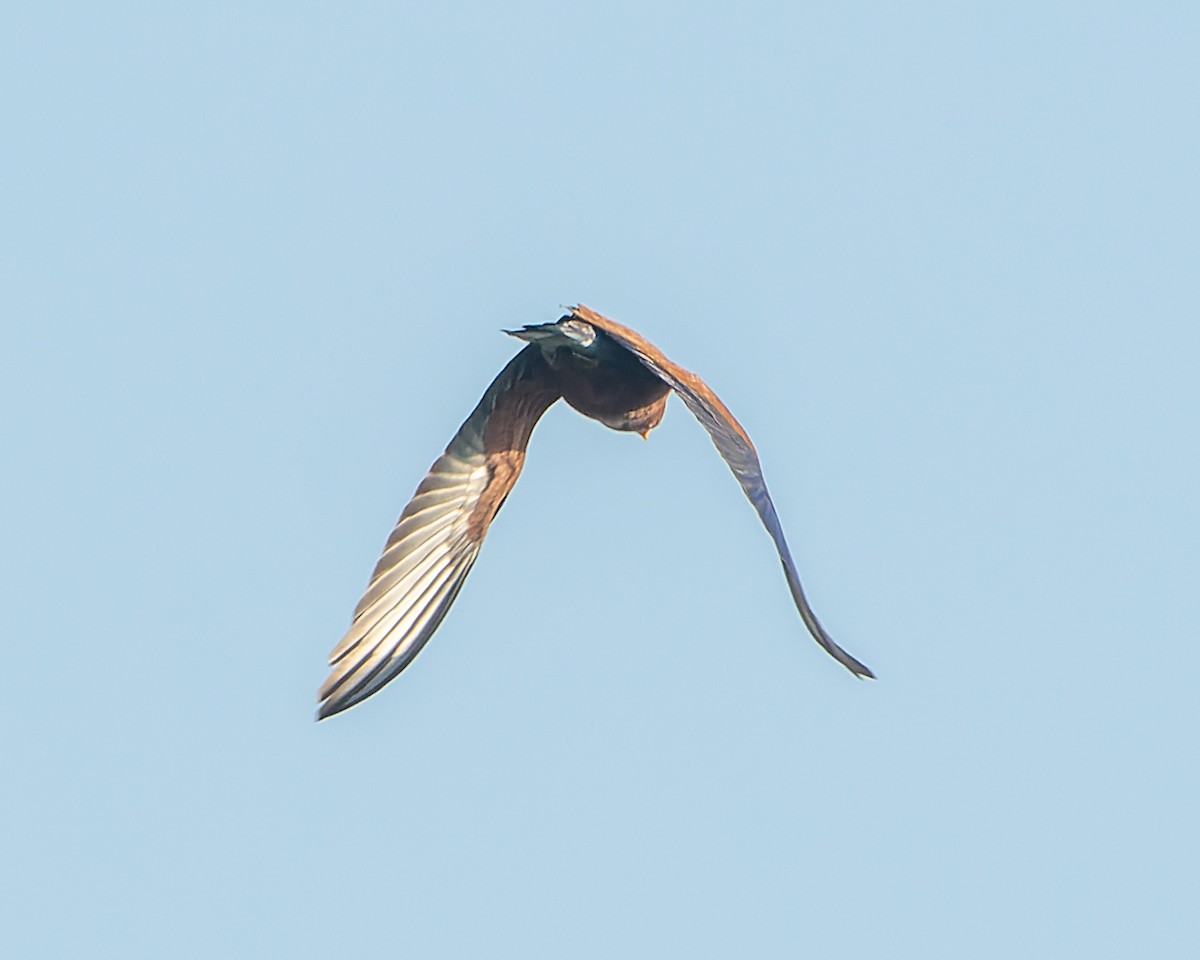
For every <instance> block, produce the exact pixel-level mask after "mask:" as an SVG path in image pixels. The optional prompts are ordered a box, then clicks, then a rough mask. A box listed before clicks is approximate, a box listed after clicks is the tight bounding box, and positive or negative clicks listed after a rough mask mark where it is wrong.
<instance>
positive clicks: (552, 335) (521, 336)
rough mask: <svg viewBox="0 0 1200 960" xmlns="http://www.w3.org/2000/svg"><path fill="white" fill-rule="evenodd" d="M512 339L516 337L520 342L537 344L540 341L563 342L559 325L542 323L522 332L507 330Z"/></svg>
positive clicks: (523, 328)
mask: <svg viewBox="0 0 1200 960" xmlns="http://www.w3.org/2000/svg"><path fill="white" fill-rule="evenodd" d="M504 332H505V333H507V334H508V335H509V336H510V337H516V338H517V339H518V340H524V341H526V342H527V343H537V342H538V341H539V340H561V339H562V333H561V332H560V331H559V330H558V325H557V324H554V323H540V324H537V325H536V326H533V325H528V326H524V327H522V328H521V329H520V330H505V331H504Z"/></svg>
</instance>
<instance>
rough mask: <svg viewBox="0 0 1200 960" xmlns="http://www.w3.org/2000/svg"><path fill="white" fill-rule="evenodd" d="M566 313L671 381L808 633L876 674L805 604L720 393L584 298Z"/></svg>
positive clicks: (862, 671) (747, 449)
mask: <svg viewBox="0 0 1200 960" xmlns="http://www.w3.org/2000/svg"><path fill="white" fill-rule="evenodd" d="M571 313H572V314H573V315H574V316H576V317H578V318H579V319H580V320H583V321H584V322H586V323H590V324H591V325H592V326H594V327H596V328H598V329H600V330H603V331H604V332H605V333H607V334H608V335H609V336H610V337H612V338H613V339H614V340H615V341H616V342H617V343H619V344H620V345H621V346H623V347H624V348H625V349H626V350H628V351H630V352H631V353H632V354H634V356H636V357H637V358H638V359H639V360H640V361H641V362H642V363H643V365H645V366H646V367H647V368H648V369H650V370H651V371H653V372H654V373H655V374H657V375H658V376H659V377H661V378H662V379H663V381H664V382H666V383H667V384H668V385H670V387H671V388H672V389H673V390H674V391H675V392H676V393H677V394H679V396H680V398H681V399H682V400H683V402H684V403H685V404H687V408H688V409H689V410H691V411H692V413H693V414H695V415H696V419H697V420H699V421H700V422H701V423H702V424H704V428H705V429H706V430H707V431H708V433H709V436H711V437H712V441H713V443H714V444H715V445H716V447H717V450H718V451H720V454H721V456H722V457H724V458H725V462H726V463H727V464H729V469H731V470H732V471H733V475H734V476H735V477H737V479H738V483H740V484H741V485H742V489H743V490H744V491H745V492H746V496H747V497H749V499H750V502H751V503H752V504H754V509H755V510H757V511H758V515H759V517H761V518H762V522H763V526H765V527H766V528H767V532H768V533H769V534H770V535H771V539H772V540H774V541H775V548H776V549H777V550H778V551H779V559H780V560H781V561H782V563H783V573H784V576H785V577H786V578H787V582H788V587H790V588H791V591H792V599H793V600H795V601H796V607H797V609H799V611H800V617H801V619H803V620H804V624H805V626H807V627H808V630H809V632H810V633H811V634H812V635H813V639H814V640H816V641H817V643H819V644H820V645H821V646H822V647H824V648H825V650H826V651H828V652H829V654H830V656H832V657H833V658H834V659H835V660H837V662H838V663H840V664H842V666H844V667H846V669H848V670H849V671H850V672H851V673H854V674H856V675H857V676H860V677H871V678H874V676H875V674H873V673H872V672H871V670H870V668H869V667H867V666H866V665H864V664H862V663H860V662H859V661H858V660H856V659H854V657H852V656H850V654H848V653H847V652H846V651H845V650H843V649H842V648H841V647H839V646H838V645H837V644H836V643H834V641H833V638H832V637H830V636H829V634H828V633H827V632H826V631H825V628H824V627H823V626H821V621H820V620H818V619H817V615H816V613H814V612H813V608H812V607H811V606H810V605H809V602H808V598H807V597H806V596H805V595H804V588H803V587H802V586H801V585H800V574H799V573H798V572H797V571H796V562H795V561H794V560H793V559H792V551H791V550H789V549H788V545H787V539H786V538H785V537H784V535H783V526H782V524H780V522H779V517H778V515H777V514H776V513H775V504H774V503H772V502H771V495H770V494H769V493H768V492H767V483H766V480H764V479H763V473H762V465H761V464H760V463H759V461H758V452H757V451H756V450H755V449H754V444H753V443H751V442H750V437H749V436H748V435H747V434H746V431H745V430H743V429H742V425H741V424H740V423H738V422H737V419H736V418H735V417H734V415H733V414H732V413H730V412H729V408H728V407H727V406H725V404H723V403H722V402H721V398H720V397H718V396H717V395H716V394H715V393H713V392H712V390H711V389H709V386H708V384H706V383H705V382H704V381H703V380H701V379H700V378H699V377H698V376H696V374H694V373H692V372H691V371H690V370H685V369H683V367H681V366H679V365H678V364H675V363H672V362H671V361H670V360H668V359H667V358H666V357H665V356H664V355H663V352H662V351H661V350H659V349H658V347H656V346H654V344H652V343H650V341H648V340H647V339H646V338H645V337H643V336H641V335H640V334H638V333H636V332H635V331H633V330H630V329H629V328H628V327H626V326H622V325H621V324H619V323H617V322H616V321H615V320H610V319H608V317H605V316H602V315H601V314H599V313H597V312H596V311H595V310H592V309H590V308H588V307H585V306H584V305H583V304H580V305H579V306H577V307H575V308H574V309H573V310H572V311H571Z"/></svg>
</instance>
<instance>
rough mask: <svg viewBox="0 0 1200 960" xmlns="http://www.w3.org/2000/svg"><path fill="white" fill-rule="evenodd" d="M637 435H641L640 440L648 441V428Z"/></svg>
mask: <svg viewBox="0 0 1200 960" xmlns="http://www.w3.org/2000/svg"><path fill="white" fill-rule="evenodd" d="M638 433H639V434H640V435H641V438H642V439H643V440H649V439H650V428H649V427H647V428H646V429H645V430H639V431H638Z"/></svg>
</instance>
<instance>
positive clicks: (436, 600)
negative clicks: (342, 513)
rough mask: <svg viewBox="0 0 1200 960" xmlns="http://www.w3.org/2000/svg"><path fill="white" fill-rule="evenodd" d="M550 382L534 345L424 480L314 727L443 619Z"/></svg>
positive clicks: (376, 575)
mask: <svg viewBox="0 0 1200 960" xmlns="http://www.w3.org/2000/svg"><path fill="white" fill-rule="evenodd" d="M552 381H553V378H552V375H551V374H550V372H549V369H548V367H547V366H546V363H545V361H544V360H543V359H542V354H541V351H540V349H539V348H537V347H536V346H532V345H531V346H529V347H526V348H525V349H524V350H522V351H521V352H520V353H518V354H517V355H516V356H515V357H514V358H513V359H512V360H511V361H510V362H509V363H508V365H507V366H506V367H505V368H504V369H503V370H502V371H501V372H500V374H499V375H498V376H497V377H496V379H495V380H493V381H492V384H491V386H489V387H488V389H487V392H485V393H484V395H483V399H481V400H480V401H479V404H478V405H477V406H476V407H475V409H474V411H472V413H471V415H470V416H469V417H467V419H466V421H465V422H464V423H463V425H462V426H461V427H460V428H459V430H458V432H457V433H456V434H455V435H454V439H453V440H451V441H450V444H449V445H448V446H447V447H446V451H445V452H444V453H443V454H442V455H441V456H440V457H439V458H438V459H437V461H436V462H435V463H434V464H433V466H432V467H431V468H430V470H429V473H428V474H427V475H426V476H425V479H424V480H422V481H421V484H420V486H418V487H417V490H416V492H415V493H414V494H413V497H412V499H411V500H410V501H409V503H408V505H407V506H405V508H404V511H403V512H402V513H401V514H400V519H399V520H398V521H397V522H396V526H395V528H394V529H393V530H392V533H391V536H389V537H388V541H387V544H386V545H385V546H384V549H383V554H382V556H380V558H379V561H378V562H377V563H376V565H375V570H374V572H373V573H372V574H371V581H370V583H369V584H368V586H367V589H366V592H365V593H364V594H363V596H362V599H361V600H359V602H358V605H357V606H356V607H355V610H354V618H353V622H352V623H351V625H350V628H349V630H347V632H346V634H345V636H343V637H342V639H341V641H340V642H339V643H338V644H337V646H335V647H334V648H333V650H332V652H331V653H330V655H329V664H330V668H331V669H330V673H329V676H328V678H327V679H326V680H325V683H324V684H322V686H321V689H320V690H319V691H318V694H317V699H318V700H319V701H321V705H320V707H319V709H318V710H317V719H318V720H323V719H325V718H326V717H331V716H333V715H334V714H336V713H340V712H341V711H343V710H345V709H347V708H348V707H352V706H354V705H355V704H356V703H360V702H361V701H363V700H365V699H366V698H367V697H369V696H371V695H372V694H373V693H375V692H376V691H378V690H379V689H380V688H381V687H383V686H384V685H385V684H387V683H388V682H389V681H390V680H393V679H394V678H395V677H397V676H398V675H399V674H400V673H401V671H403V670H404V668H405V667H407V666H408V665H409V664H410V663H411V662H412V660H413V658H414V657H416V655H417V654H418V653H419V652H420V651H421V648H422V647H423V646H424V645H425V642H426V641H427V640H428V639H429V638H430V637H431V636H432V635H433V632H434V631H435V630H436V629H437V627H438V625H439V624H440V623H441V622H442V618H443V617H445V616H446V613H447V611H448V610H449V609H450V606H451V604H452V603H453V602H454V598H455V597H456V596H458V591H459V590H460V589H462V585H463V582H464V581H465V580H466V577H467V574H468V573H469V572H470V570H471V566H472V565H473V564H474V563H475V558H476V557H477V556H478V554H479V548H480V547H481V546H482V544H483V539H484V536H485V535H486V534H487V530H488V527H489V526H490V524H491V522H492V518H493V517H495V515H496V512H497V511H498V510H499V509H500V506H501V505H502V504H503V502H504V498H505V497H506V496H507V495H508V493H509V491H510V490H511V489H512V487H513V484H515V483H516V481H517V477H518V476H519V475H520V473H521V468H522V466H523V465H524V459H525V448H526V445H527V444H528V442H529V435H530V433H531V432H532V431H533V427H534V426H535V425H536V423H537V421H538V419H539V418H540V417H541V415H542V414H543V413H544V412H545V410H546V409H547V408H548V407H549V406H550V405H551V404H552V403H554V401H555V400H557V399H558V396H559V394H558V391H557V390H556V389H555V388H554V387H553V386H552V385H551V384H552Z"/></svg>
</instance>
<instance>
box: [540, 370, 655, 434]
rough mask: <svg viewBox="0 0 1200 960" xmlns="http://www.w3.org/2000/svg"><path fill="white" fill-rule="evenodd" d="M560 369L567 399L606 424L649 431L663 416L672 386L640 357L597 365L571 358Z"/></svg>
mask: <svg viewBox="0 0 1200 960" xmlns="http://www.w3.org/2000/svg"><path fill="white" fill-rule="evenodd" d="M557 373H558V387H559V390H560V391H561V392H562V396H563V399H564V400H566V401H567V403H569V404H570V405H571V406H572V407H574V408H575V409H576V410H578V411H579V412H580V413H582V414H583V415H584V416H585V417H591V418H592V419H593V420H599V421H600V422H601V423H603V424H604V425H605V426H606V427H611V428H612V429H613V430H629V431H634V432H636V433H641V434H645V433H646V432H647V431H649V430H652V429H653V428H654V427H656V426H658V423H659V421H661V420H662V417H663V411H664V409H665V408H666V404H667V394H668V393H669V392H670V387H668V386H667V385H666V384H665V383H663V381H662V380H660V379H659V378H658V377H656V376H655V375H654V374H653V373H651V372H650V371H649V370H647V369H646V368H645V367H643V366H642V365H641V363H640V362H639V361H638V360H637V358H636V357H633V356H630V357H629V362H628V363H624V362H622V363H600V364H595V365H585V364H582V363H574V362H570V361H568V362H566V363H563V364H562V365H561V366H560V367H558V369H557Z"/></svg>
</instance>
